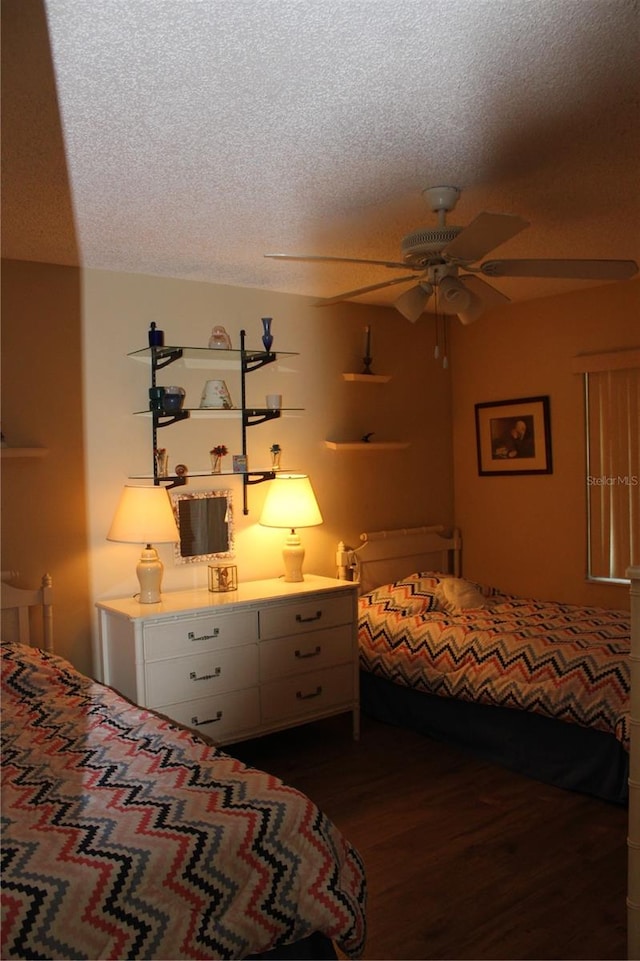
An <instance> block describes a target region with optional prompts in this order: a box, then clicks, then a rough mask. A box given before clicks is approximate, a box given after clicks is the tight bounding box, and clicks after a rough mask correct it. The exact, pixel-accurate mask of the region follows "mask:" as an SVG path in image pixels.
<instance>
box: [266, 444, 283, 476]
mask: <svg viewBox="0 0 640 961" xmlns="http://www.w3.org/2000/svg"><path fill="white" fill-rule="evenodd" d="M269 450H270V451H271V470H272V471H279V470H280V457H281V455H282V448H281V447H280V444H272V445H271V447H270V448H269Z"/></svg>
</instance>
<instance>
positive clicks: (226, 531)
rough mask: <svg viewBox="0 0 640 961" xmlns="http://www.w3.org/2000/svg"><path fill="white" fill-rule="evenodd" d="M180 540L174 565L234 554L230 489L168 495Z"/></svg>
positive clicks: (194, 562)
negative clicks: (171, 502)
mask: <svg viewBox="0 0 640 961" xmlns="http://www.w3.org/2000/svg"><path fill="white" fill-rule="evenodd" d="M171 500H172V501H173V512H174V514H175V518H176V524H177V525H178V532H179V534H180V540H179V541H178V543H177V544H176V547H175V561H176V564H200V563H203V562H205V561H211V560H216V559H218V558H223V557H233V556H234V543H233V508H232V500H231V491H230V490H215V491H193V493H189V494H185V493H175V494H173V493H172V494H171Z"/></svg>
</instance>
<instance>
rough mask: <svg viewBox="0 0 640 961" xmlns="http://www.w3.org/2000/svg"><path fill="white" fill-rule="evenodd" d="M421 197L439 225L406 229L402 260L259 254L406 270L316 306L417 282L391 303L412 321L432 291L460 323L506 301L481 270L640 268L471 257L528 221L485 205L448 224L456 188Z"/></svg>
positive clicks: (551, 273) (608, 275)
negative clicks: (462, 221)
mask: <svg viewBox="0 0 640 961" xmlns="http://www.w3.org/2000/svg"><path fill="white" fill-rule="evenodd" d="M423 196H424V197H425V199H426V201H427V203H428V204H429V206H430V207H431V210H432V211H433V212H434V213H436V214H437V215H438V226H437V227H434V228H428V227H421V228H419V229H418V230H414V231H413V232H412V233H410V234H407V236H406V237H404V238H403V239H402V242H401V250H402V260H401V261H393V260H366V259H360V258H358V257H323V256H319V255H318V256H316V255H308V256H305V255H294V254H265V257H269V258H272V259H275V260H300V261H320V262H324V263H328V262H332V261H333V262H341V263H351V264H375V265H378V266H380V267H390V268H393V269H404V270H410V271H411V273H409V274H405V275H404V276H402V277H394V278H393V279H392V280H385V281H383V282H382V283H379V284H371V285H370V286H368V287H360V288H358V289H357V290H348V291H346V292H344V293H342V294H338V295H336V296H335V297H327V298H324V299H322V300H319V301H318V302H317V304H316V306H318V307H328V306H330V305H331V304H337V303H340V302H341V301H344V300H351V299H352V298H353V297H358V296H359V295H360V294H367V293H369V292H370V291H372V290H380V289H381V288H383V287H391V286H393V285H395V284H407V283H410V282H411V281H414V282H415V281H417V283H416V284H415V285H414V286H413V287H411V288H409V290H407V291H405V292H404V293H403V294H401V296H400V297H399V298H398V299H397V300H396V301H395V303H394V305H393V306H394V307H395V308H396V310H398V311H400V313H401V314H403V316H404V317H406V318H407V320H410V321H412V322H414V323H415V321H416V320H417V319H418V317H420V315H421V314H422V313H423V312H424V311H425V309H426V306H427V303H428V301H429V299H430V298H431V296H434V298H435V304H436V314H438V313H440V314H457V315H458V317H459V319H460V320H461V321H462V323H463V324H470V323H472V322H473V321H474V320H477V318H478V317H480V315H481V314H483V313H484V311H485V310H487V309H488V308H490V307H494V306H497V305H498V304H501V303H506V302H507V301H509V298H508V297H507V296H505V294H503V293H501V292H500V291H499V290H497V289H496V288H495V287H493V286H492V285H491V284H488V283H487V282H486V281H485V280H483V279H482V277H481V276H480V275H481V274H482V275H484V276H485V277H556V278H563V279H564V278H566V279H570V280H602V281H607V280H628V279H629V278H631V277H633V276H634V274H636V273H637V272H638V265H637V264H636V262H635V261H633V260H486V261H484V263H480V264H476V262H477V261H479V260H481V259H482V258H483V257H485V256H486V255H487V254H488V253H489V252H490V251H491V250H493V249H494V248H495V247H499V246H500V244H503V243H505V242H506V241H507V240H510V239H511V238H512V237H515V236H516V234H519V233H520V231H521V230H524V229H525V227H528V226H529V222H528V221H527V220H524V219H523V218H522V217H518V216H515V215H512V214H492V213H487V212H483V213H480V214H478V216H477V217H476V218H475V220H472V222H471V223H470V224H469V226H468V227H451V226H448V225H447V222H446V217H447V213H449V212H450V211H451V210H453V209H454V207H455V205H456V203H457V202H458V198H459V197H460V190H459V188H458V187H427V189H426V190H423ZM461 271H464V273H461Z"/></svg>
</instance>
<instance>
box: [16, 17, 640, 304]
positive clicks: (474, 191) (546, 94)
mask: <svg viewBox="0 0 640 961" xmlns="http://www.w3.org/2000/svg"><path fill="white" fill-rule="evenodd" d="M2 15H3V23H2V44H3V51H2V55H3V63H2V69H3V144H2V161H3V170H2V176H3V254H4V256H9V257H14V258H18V259H26V260H40V261H45V262H54V263H61V264H80V265H83V266H87V267H96V268H102V269H107V270H118V271H135V272H142V273H149V274H158V275H168V276H173V277H184V278H191V279H199V280H207V281H211V282H214V283H222V284H232V285H240V286H248V287H260V288H268V289H272V290H278V291H288V292H293V293H302V294H308V295H311V296H314V297H315V296H330V295H333V294H336V293H339V292H340V291H341V290H349V289H353V288H355V287H359V286H362V285H365V284H373V283H377V282H379V281H382V280H386V279H389V278H390V276H394V275H396V274H398V275H399V273H400V271H395V272H393V273H390V271H389V270H388V269H386V268H384V267H364V266H358V265H332V264H300V263H290V262H287V263H284V262H275V261H271V260H266V259H265V258H264V254H265V253H299V254H328V255H338V256H351V257H366V258H374V259H392V260H397V259H400V241H401V238H402V237H403V236H404V235H405V234H406V233H408V232H410V231H412V230H414V229H415V228H417V227H420V226H433V225H435V222H436V219H435V216H434V215H433V214H432V213H431V211H430V210H429V209H428V207H427V205H426V203H425V201H424V200H423V198H422V195H421V192H422V190H423V188H425V187H427V186H433V185H440V184H453V185H455V186H458V187H461V188H462V189H463V193H462V197H461V199H460V201H459V203H458V206H457V208H456V210H455V212H454V213H453V214H452V215H450V216H449V223H451V224H461V225H464V224H467V223H469V221H470V220H472V219H473V217H474V216H475V215H476V214H477V213H479V212H480V211H481V210H489V211H493V212H500V213H514V214H519V215H521V216H523V217H525V218H526V219H527V220H529V221H530V222H531V226H530V227H528V228H527V229H526V230H525V231H523V232H522V233H521V234H519V235H518V236H517V237H515V238H514V239H513V240H511V241H508V242H507V243H505V244H504V245H502V247H500V248H499V250H498V253H497V254H496V255H495V256H505V257H580V258H593V257H595V258H630V259H635V260H637V261H639V262H640V231H639V224H640V187H639V180H638V158H639V156H640V150H639V141H640V122H639V121H640V115H639V92H640V91H639V81H638V76H639V71H638V59H639V58H638V54H639V52H640V43H639V17H638V7H637V3H636V2H635V0H403V2H400V0H322V2H321V0H250V2H247V0H2ZM495 286H497V287H499V288H500V289H501V290H503V292H505V293H507V294H508V295H509V296H510V297H511V298H512V299H514V300H517V299H524V298H529V297H532V296H540V295H544V294H549V293H556V292H560V291H562V290H566V289H571V288H576V287H582V286H585V285H584V284H582V283H581V282H579V281H574V282H572V283H569V282H565V281H557V280H556V281H549V280H547V281H544V282H543V281H531V280H526V281H525V280H503V281H500V282H495ZM402 289H403V288H398V287H392V288H390V290H388V291H382V292H375V293H374V294H371V295H369V296H368V297H364V298H362V302H368V303H388V302H390V301H392V300H393V299H395V298H396V297H397V296H398V294H399V292H400V291H401V290H402Z"/></svg>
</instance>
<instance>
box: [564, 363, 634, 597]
mask: <svg viewBox="0 0 640 961" xmlns="http://www.w3.org/2000/svg"><path fill="white" fill-rule="evenodd" d="M639 354H640V351H615V352H613V353H611V354H599V355H591V356H589V357H581V358H577V360H578V361H580V362H581V363H582V365H583V366H582V372H583V373H584V375H585V390H586V428H587V510H588V518H587V519H588V527H587V543H588V577H589V579H591V580H607V581H625V580H627V578H626V571H627V568H628V567H629V566H630V565H632V564H634V565H635V564H638V563H640V363H639V362H638V361H639V360H640V357H639V356H638V355H639Z"/></svg>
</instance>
